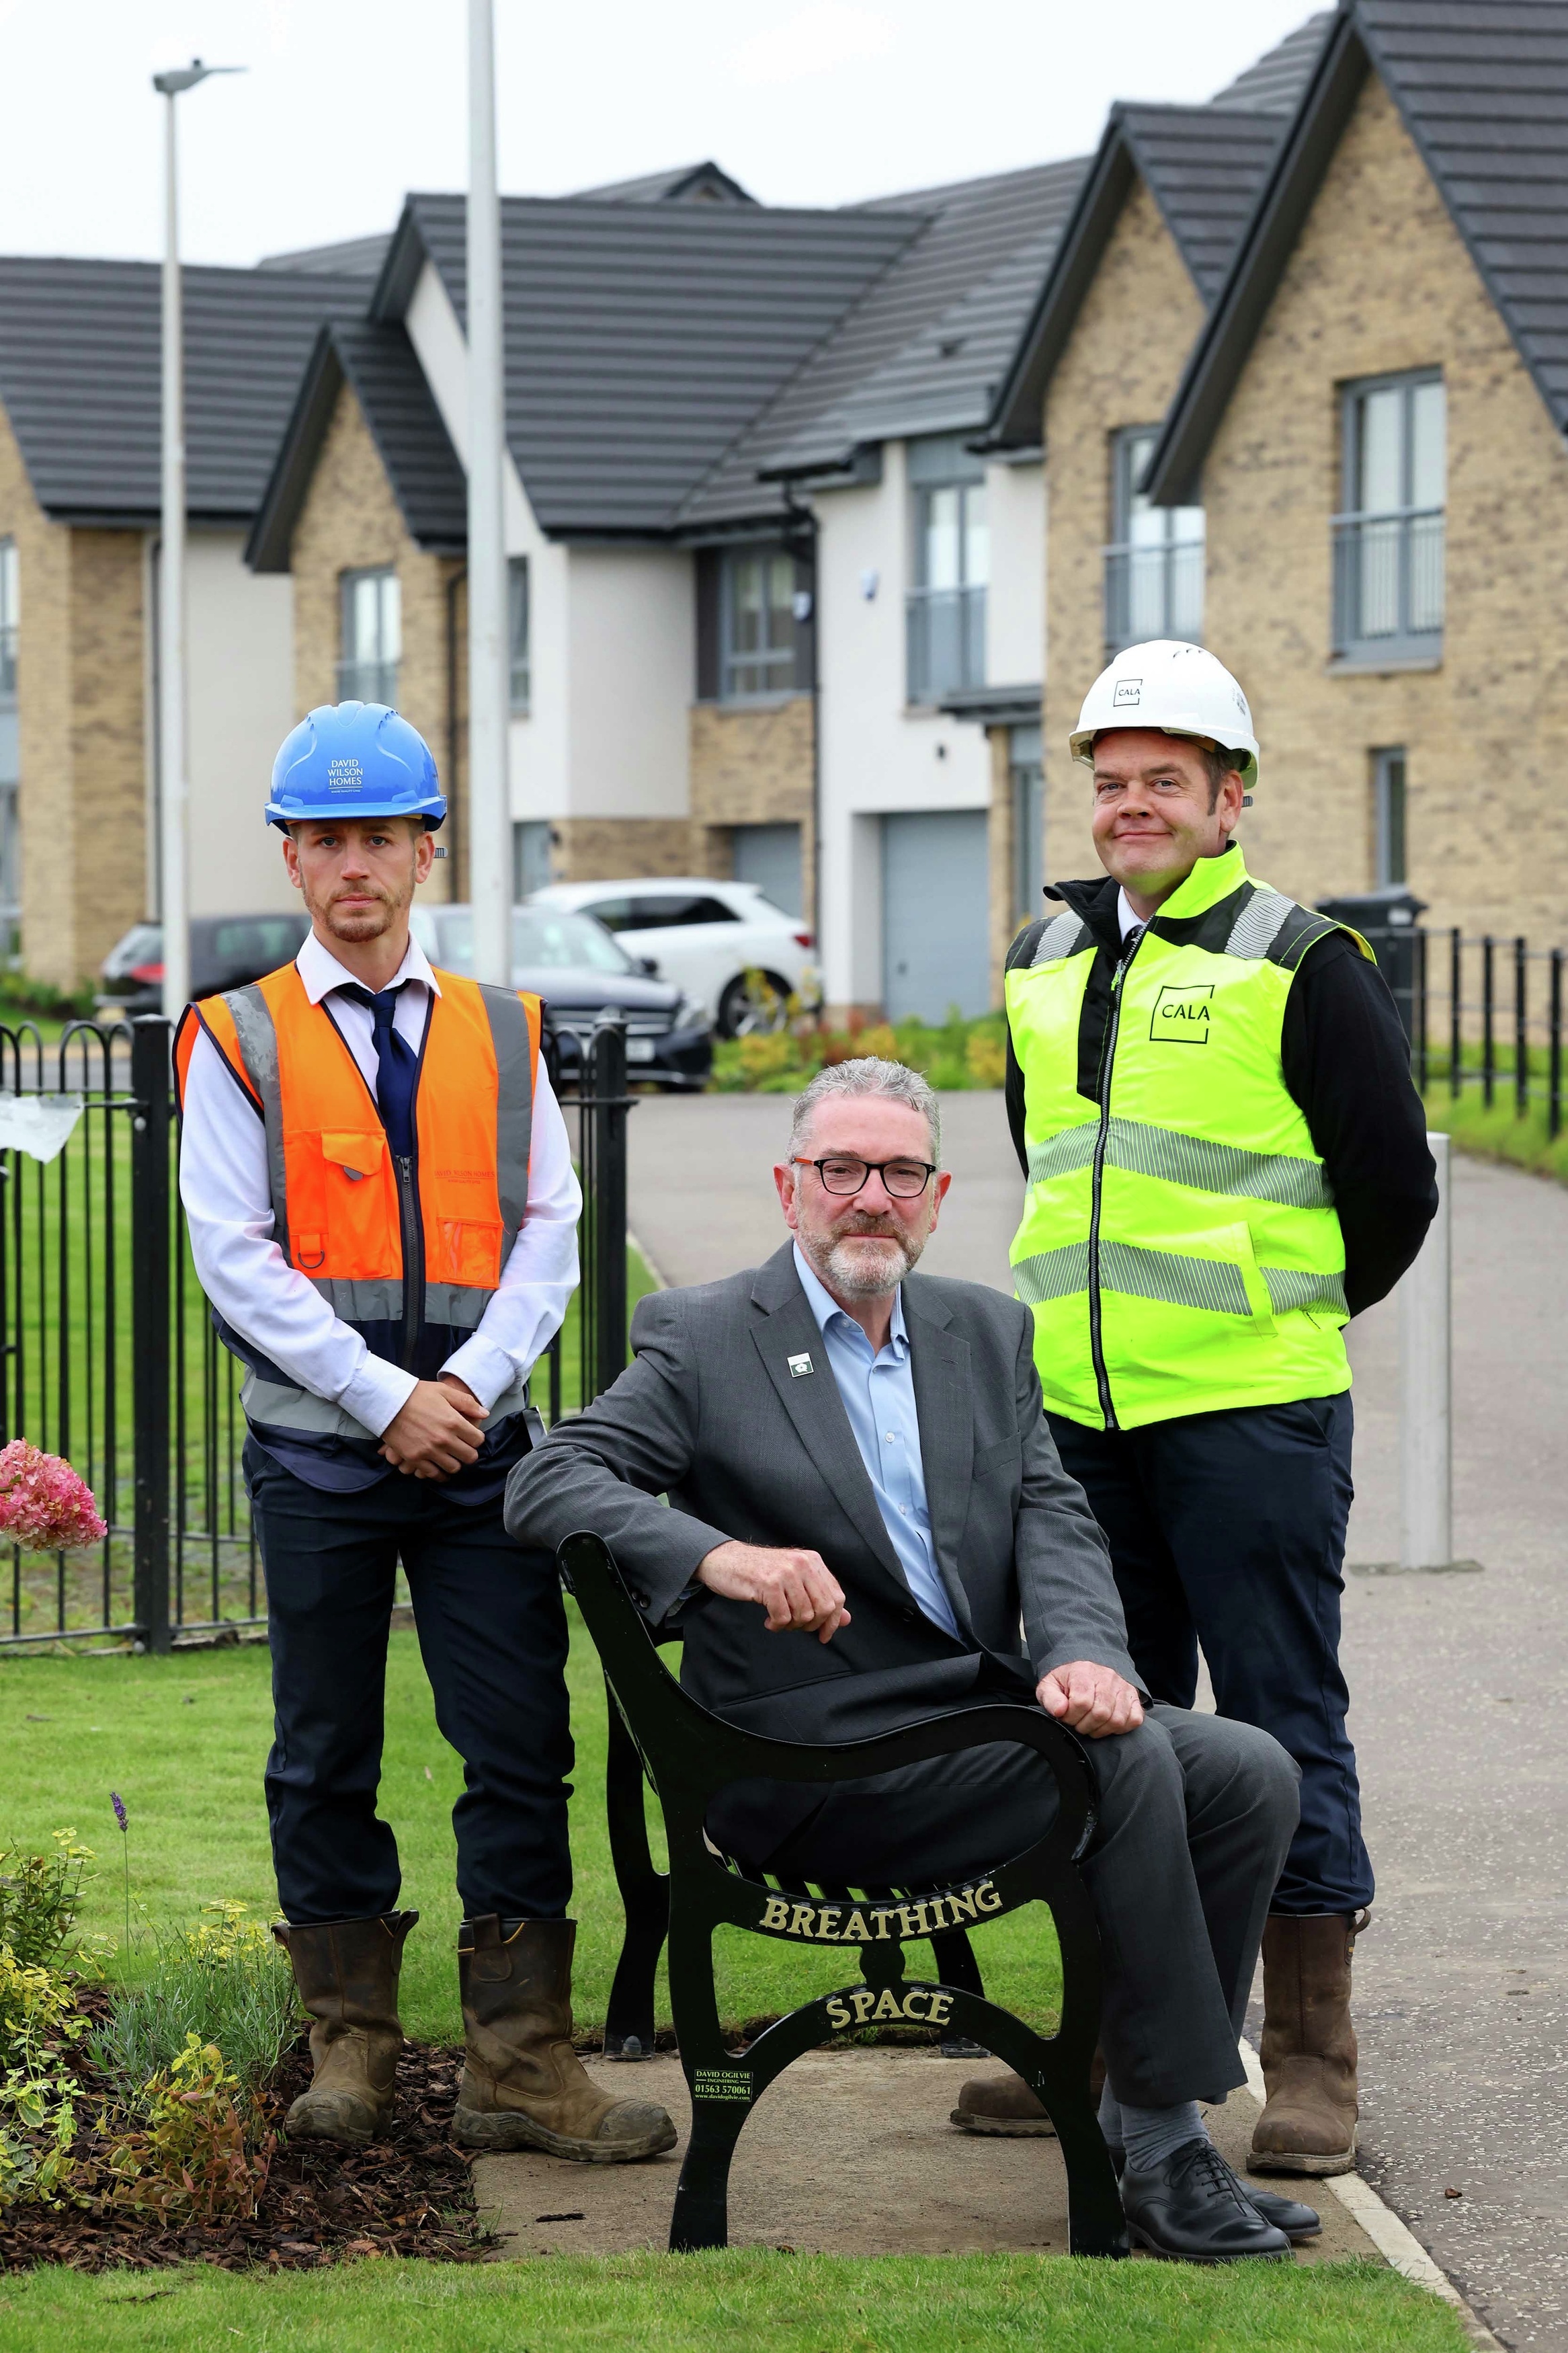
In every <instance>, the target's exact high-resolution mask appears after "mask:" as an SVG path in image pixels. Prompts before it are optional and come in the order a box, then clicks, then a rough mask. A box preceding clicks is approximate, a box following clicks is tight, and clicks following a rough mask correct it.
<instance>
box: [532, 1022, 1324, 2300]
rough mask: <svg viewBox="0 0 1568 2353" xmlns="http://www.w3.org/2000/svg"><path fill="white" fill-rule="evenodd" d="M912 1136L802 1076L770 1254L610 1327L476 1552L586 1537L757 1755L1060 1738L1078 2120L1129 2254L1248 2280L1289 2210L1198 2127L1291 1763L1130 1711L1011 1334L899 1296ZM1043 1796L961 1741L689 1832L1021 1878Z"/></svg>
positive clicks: (924, 1191) (867, 1095) (1247, 1951)
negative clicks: (1091, 2060) (1035, 1721)
mask: <svg viewBox="0 0 1568 2353" xmlns="http://www.w3.org/2000/svg"><path fill="white" fill-rule="evenodd" d="M938 1116H939V1114H938V1106H937V1102H936V1098H935V1096H934V1095H933V1094H932V1093H931V1089H930V1088H929V1087H928V1086H927V1084H926V1082H925V1081H924V1080H923V1079H921V1078H920V1077H919V1076H918V1075H917V1074H916V1073H915V1072H913V1071H909V1070H906V1069H905V1068H904V1067H903V1066H902V1064H900V1063H897V1062H886V1061H879V1060H871V1059H869V1058H868V1059H864V1060H858V1061H850V1062H844V1063H841V1064H839V1065H838V1067H837V1069H832V1070H826V1071H822V1072H821V1073H820V1074H819V1075H818V1076H817V1077H816V1079H814V1080H813V1081H812V1082H811V1084H810V1085H809V1086H808V1087H807V1088H806V1090H805V1093H804V1094H802V1095H801V1097H800V1098H799V1100H798V1102H797V1103H796V1104H795V1123H794V1131H793V1134H792V1136H791V1139H790V1150H789V1155H788V1157H787V1158H786V1159H785V1160H784V1162H783V1163H782V1164H781V1165H780V1166H778V1167H776V1168H775V1169H774V1171H773V1176H774V1179H775V1181H776V1183H777V1186H778V1192H779V1199H780V1201H781V1203H782V1205H783V1208H784V1221H785V1223H786V1224H787V1225H788V1227H789V1228H790V1230H791V1237H792V1238H791V1239H790V1240H787V1241H786V1242H785V1243H784V1247H783V1249H781V1250H779V1251H778V1252H777V1254H776V1256H774V1257H773V1258H771V1259H770V1260H769V1261H767V1263H766V1265H764V1266H762V1267H758V1268H756V1269H754V1270H752V1271H750V1272H748V1273H745V1274H737V1275H734V1276H732V1277H731V1279H730V1280H729V1281H727V1282H715V1283H709V1284H705V1285H703V1286H702V1287H700V1288H699V1289H695V1290H690V1291H665V1292H660V1293H657V1294H656V1295H655V1296H654V1297H652V1298H648V1299H645V1300H643V1301H642V1303H640V1305H639V1306H638V1308H637V1314H636V1317H635V1319H634V1321H633V1324H632V1345H633V1347H634V1348H635V1350H636V1352H637V1354H636V1360H635V1362H634V1363H633V1364H632V1365H631V1366H629V1367H628V1368H627V1370H626V1372H624V1373H623V1374H622V1375H621V1377H620V1378H619V1380H617V1381H616V1384H615V1386H614V1388H611V1389H610V1390H608V1391H607V1392H606V1394H605V1396H603V1397H601V1398H599V1399H598V1401H597V1403H596V1404H595V1405H593V1406H591V1407H590V1408H589V1409H588V1410H587V1411H586V1412H585V1413H584V1414H582V1415H580V1416H579V1417H578V1418H577V1419H574V1420H572V1421H567V1422H563V1423H561V1424H558V1425H557V1427H556V1428H555V1430H552V1433H551V1435H550V1438H549V1439H548V1440H547V1441H546V1442H545V1444H544V1445H542V1447H540V1448H539V1449H538V1450H537V1451H535V1452H534V1453H532V1454H531V1455H529V1456H528V1458H527V1459H526V1460H525V1461H522V1462H520V1463H519V1464H518V1465H517V1467H516V1469H515V1470H514V1471H513V1472H512V1473H511V1476H510V1480H509V1482H508V1485H507V1499H506V1524H507V1526H508V1527H509V1528H510V1531H511V1533H512V1535H514V1536H516V1537H517V1538H518V1539H519V1540H520V1541H521V1543H523V1544H525V1545H530V1546H552V1547H553V1546H557V1545H559V1544H560V1543H561V1542H562V1541H563V1538H565V1537H566V1536H568V1535H572V1534H573V1533H574V1531H576V1530H578V1529H584V1528H586V1529H591V1530H593V1531H594V1532H595V1533H596V1534H597V1535H601V1536H602V1537H603V1538H604V1539H605V1542H606V1543H607V1544H608V1545H609V1546H610V1547H611V1549H612V1551H613V1552H614V1554H615V1556H616V1560H617V1561H618V1562H619V1564H620V1567H621V1570H622V1573H623V1575H624V1576H625V1577H626V1583H627V1585H628V1587H629V1588H630V1589H631V1591H632V1593H633V1596H634V1598H635V1599H636V1601H637V1606H638V1608H639V1609H642V1610H643V1611H644V1612H645V1613H646V1615H647V1618H648V1619H649V1620H650V1621H652V1622H654V1623H657V1622H658V1621H659V1620H662V1619H664V1618H665V1617H667V1616H668V1614H669V1613H670V1612H671V1611H672V1610H673V1609H675V1607H676V1605H677V1604H678V1603H680V1604H683V1605H684V1606H683V1609H682V1615H681V1620H680V1624H681V1630H682V1632H683V1635H684V1640H685V1653H684V1660H683V1663H682V1669H681V1679H682V1682H683V1683H685V1685H686V1687H687V1688H688V1689H689V1691H690V1692H691V1693H692V1694H693V1695H694V1696H695V1697H696V1698H697V1699H699V1700H700V1701H701V1703H702V1704H703V1705H704V1706H706V1707H709V1708H711V1709H712V1710H713V1711H714V1712H715V1713H716V1714H717V1715H722V1716H726V1717H728V1718H730V1719H731V1721H732V1722H734V1723H737V1724H741V1725H747V1726H749V1727H752V1728H754V1729H756V1730H757V1731H759V1732H763V1733H767V1734H770V1735H772V1736H774V1737H776V1738H779V1739H784V1740H796V1741H828V1742H837V1741H844V1740H854V1739H863V1738H866V1737H868V1736H871V1735H872V1734H875V1733H880V1732H886V1731H889V1730H891V1729H893V1728H894V1727H895V1726H897V1725H905V1724H909V1723H911V1722H913V1721H915V1720H916V1719H918V1718H920V1717H921V1716H925V1715H933V1714H935V1713H937V1712H939V1711H941V1710H943V1709H946V1708H951V1707H954V1706H963V1705H964V1704H978V1703H980V1702H983V1701H985V1700H994V1699H996V1698H998V1697H1005V1698H1013V1699H1016V1700H1019V1701H1021V1702H1024V1703H1026V1704H1028V1703H1030V1702H1034V1701H1037V1702H1038V1704H1039V1705H1040V1706H1042V1707H1044V1708H1046V1709H1047V1710H1048V1712H1049V1713H1050V1714H1051V1715H1053V1716H1056V1717H1057V1718H1058V1719H1059V1720H1060V1721H1061V1722H1062V1723H1064V1724H1067V1725H1071V1726H1072V1727H1073V1728H1074V1729H1075V1730H1076V1731H1077V1732H1078V1733H1079V1735H1080V1736H1082V1737H1083V1738H1084V1739H1085V1740H1086V1741H1087V1742H1088V1743H1089V1749H1090V1754H1091V1757H1092V1758H1093V1761H1094V1765H1095V1768H1096V1777H1097V1780H1098V1783H1099V1789H1100V1804H1099V1819H1098V1827H1097V1829H1096V1831H1095V1834H1094V1839H1093V1842H1092V1844H1091V1846H1090V1848H1089V1852H1088V1854H1087V1856H1086V1858H1085V1862H1084V1866H1083V1868H1084V1875H1085V1878H1086V1880H1087V1882H1088V1884H1089V1890H1090V1894H1091V1895H1092V1898H1093V1901H1094V1905H1095V1908H1096V1912H1097V1915H1098V1916H1099V1920H1100V1935H1101V1944H1102V1951H1103V1959H1104V1989H1105V1990H1104V2010H1103V2017H1102V2023H1101V2030H1100V2039H1101V2044H1102V2048H1103V2050H1104V2053H1105V2061H1106V2068H1107V2084H1106V2092H1105V2096H1104V2100H1103V2103H1102V2105H1101V2111H1100V2122H1101V2126H1102V2127H1103V2128H1104V2130H1105V2133H1106V2137H1107V2139H1108V2141H1110V2143H1111V2145H1112V2147H1113V2150H1115V2149H1118V2148H1120V2149H1121V2150H1124V2151H1125V2166H1124V2171H1123V2175H1122V2198H1123V2203H1124V2205H1125V2207H1126V2210H1127V2215H1128V2221H1129V2225H1130V2228H1131V2232H1132V2235H1133V2236H1134V2238H1135V2239H1136V2240H1137V2241H1138V2242H1140V2243H1142V2245H1144V2246H1146V2247H1149V2248H1151V2249H1152V2250H1153V2252H1155V2253H1161V2254H1166V2255H1173V2256H1192V2257H1196V2258H1198V2259H1200V2260H1208V2261H1214V2260H1215V2259H1216V2258H1217V2259H1224V2258H1227V2257H1235V2256H1241V2255H1274V2256H1279V2255H1282V2254H1284V2253H1286V2252H1287V2251H1288V2238H1287V2236H1286V2232H1289V2233H1290V2235H1292V2236H1300V2235H1307V2234H1308V2233H1310V2232H1311V2231H1312V2230H1314V2229H1315V2228H1316V2226H1317V2218H1316V2216H1315V2215H1313V2214H1312V2213H1311V2212H1310V2209H1308V2208H1306V2207H1303V2206H1300V2205H1297V2204H1295V2203H1294V2201H1292V2200H1282V2199H1272V2198H1269V2197H1268V2193H1263V2192H1249V2191H1247V2190H1244V2189H1242V2188H1241V2187H1240V2185H1239V2184H1238V2183H1237V2180H1236V2179H1235V2177H1234V2176H1233V2175H1232V2174H1231V2173H1230V2171H1229V2169H1228V2168H1226V2165H1225V2164H1224V2162H1223V2160H1222V2159H1221V2158H1220V2157H1219V2155H1218V2153H1217V2151H1216V2150H1215V2148H1214V2147H1213V2146H1212V2144H1211V2142H1210V2141H1209V2138H1208V2135H1207V2132H1206V2130H1205V2126H1204V2124H1203V2121H1202V2118H1201V2116H1200V2115H1199V2112H1198V2107H1197V2105H1196V2104H1197V2101H1198V2100H1199V2098H1200V2097H1206V2098H1209V2099H1214V2098H1216V2097H1223V2096H1224V2094H1226V2091H1227V2090H1229V2089H1230V2088H1231V2087H1232V2086H1234V2085H1236V2084H1240V2083H1241V2082H1243V2081H1244V2073H1243V2070H1242V2067H1241V2064H1240V2062H1239V2060H1238V2058H1237V2032H1238V2031H1239V2028H1240V2024H1241V2020H1242V2015H1243V2012H1244V2010H1245V2007H1246V2003H1247V1994H1248V1991H1249V1989H1250V1987H1251V1983H1252V1973H1253V1968H1254V1966H1255V1964H1256V1961H1257V1957H1258V1944H1259V1940H1260V1938H1261V1936H1262V1933H1263V1922H1264V1917H1265V1915H1266V1914H1267V1912H1268V1898H1269V1894H1270V1892H1271V1891H1272V1889H1273V1886H1274V1883H1275V1881H1276V1879H1277V1877H1278V1875H1279V1866H1280V1864H1281V1862H1283V1860H1284V1856H1285V1851H1286V1848H1287V1847H1288V1846H1289V1841H1290V1837H1291V1833H1292V1831H1293V1830H1294V1829H1295V1825H1296V1813H1297V1801H1296V1780H1297V1774H1296V1767H1295V1766H1294V1765H1293V1764H1292V1762H1291V1760H1290V1758H1289V1757H1288V1756H1287V1755H1286V1753H1285V1751H1284V1749H1283V1748H1281V1747H1280V1746H1279V1745H1278V1744H1277V1743H1276V1742H1275V1741H1273V1740H1272V1739H1270V1738H1269V1736H1268V1734H1267V1733H1264V1732H1259V1731H1258V1730H1256V1729H1254V1728H1253V1727H1252V1726H1250V1725H1243V1724H1231V1723H1222V1722H1220V1721H1219V1720H1218V1719H1217V1718H1215V1717H1214V1716H1207V1715H1189V1714H1188V1713H1187V1712H1186V1711H1184V1710H1183V1709H1180V1708H1174V1707H1165V1706H1154V1705H1151V1704H1149V1703H1148V1702H1147V1701H1146V1700H1145V1699H1144V1698H1143V1697H1142V1696H1141V1694H1140V1693H1139V1690H1138V1688H1137V1679H1136V1672H1135V1670H1134V1668H1133V1665H1132V1662H1131V1659H1130V1658H1129V1656H1128V1654H1127V1642H1126V1631H1125V1628H1124V1626H1123V1623H1122V1617H1121V1602H1120V1600H1119V1599H1118V1597H1117V1591H1116V1585H1115V1581H1114V1579H1113V1577H1112V1576H1111V1572H1110V1558H1109V1556H1108V1553H1107V1549H1106V1545H1105V1539H1104V1537H1103V1536H1102V1535H1100V1529H1099V1528H1098V1526H1097V1525H1096V1524H1095V1522H1094V1520H1093V1519H1092V1518H1091V1517H1090V1515H1089V1508H1088V1505H1087V1504H1086V1503H1085V1501H1084V1497H1083V1492H1082V1490H1081V1488H1079V1486H1078V1485H1077V1484H1076V1483H1075V1482H1073V1481H1072V1480H1071V1479H1069V1478H1068V1476H1067V1475H1066V1473H1065V1472H1063V1470H1062V1468H1061V1465H1060V1463H1059V1462H1058V1459H1057V1451H1056V1448H1055V1445H1054V1444H1053V1442H1052V1440H1051V1435H1050V1432H1049V1430H1048V1429H1047V1425H1046V1421H1045V1418H1044V1415H1043V1413H1042V1411H1041V1407H1040V1387H1039V1381H1038V1378H1037V1375H1036V1371H1035V1365H1034V1359H1033V1356H1032V1352H1031V1351H1032V1328H1031V1318H1030V1315H1029V1313H1028V1311H1027V1309H1026V1308H1024V1307H1021V1306H1019V1305H1018V1304H1017V1303H1016V1302H1015V1301H1013V1300H1011V1299H1009V1298H1007V1297H1006V1296H1005V1294H1003V1293H1000V1292H996V1291H992V1290H989V1289H986V1288H985V1287H984V1286H983V1285H981V1284H979V1283H971V1282H943V1281H939V1280H937V1279H935V1278H933V1277H931V1276H926V1275H913V1274H911V1272H910V1270H911V1269H912V1267H913V1266H914V1264H915V1262H916V1261H917V1260H918V1258H919V1257H920V1254H921V1250H922V1249H923V1248H924V1246H925V1243H926V1240H927V1239H928V1237H929V1236H930V1234H931V1230H932V1229H933V1228H934V1226H935V1224H936V1221H937V1215H938V1212H939V1210H940V1208H941V1206H942V1200H943V1198H944V1197H945V1195H946V1192H947V1188H948V1185H949V1183H950V1181H951V1180H950V1178H949V1177H948V1176H946V1175H944V1174H943V1173H942V1171H941V1169H940V1166H938V1165H937V1164H939V1163H940V1159H941V1145H940V1137H939V1131H938ZM665 1494H668V1499H669V1500H668V1508H667V1507H666V1506H665V1505H664V1504H661V1503H660V1502H658V1500H657V1499H658V1497H660V1496H662V1495H665ZM1055 1803H1056V1798H1055V1787H1054V1784H1053V1783H1052V1781H1051V1779H1050V1777H1049V1774H1048V1771H1047V1767H1046V1766H1045V1765H1044V1764H1043V1762H1042V1761H1041V1760H1040V1758H1039V1757H1037V1756H1036V1755H1034V1754H1033V1753H1032V1752H1030V1751H1029V1750H1026V1749H1024V1748H1022V1747H1014V1746H986V1747H984V1748H980V1749H976V1750H973V1751H971V1752H970V1753H968V1754H966V1755H963V1756H958V1757H938V1758H935V1759H933V1760H931V1762H929V1763H927V1764H923V1765H916V1766H911V1767H906V1768H905V1769H903V1770H901V1771H900V1772H897V1773H892V1774H881V1775H879V1776H878V1777H876V1778H873V1779H868V1780H865V1781H858V1782H855V1781H852V1782H838V1783H837V1784H835V1785H834V1786H833V1787H832V1788H829V1789H828V1791H827V1792H826V1795H819V1794H818V1793H816V1792H815V1791H813V1790H810V1789H807V1788H801V1787H798V1786H795V1785H793V1784H788V1785H786V1784H784V1783H776V1782H767V1781H755V1782H751V1783H741V1784H737V1785H735V1786H733V1787H732V1788H730V1789H729V1790H727V1791H726V1792H724V1793H723V1794H722V1796H721V1799H720V1800H719V1801H717V1802H716V1804H715V1805H714V1807H713V1808H712V1810H710V1818H709V1828H710V1833H711V1835H712V1837H713V1838H714V1840H715V1841H716V1842H717V1843H718V1844H719V1846H720V1847H721V1848H722V1849H723V1850H724V1851H725V1852H727V1853H730V1854H733V1855H734V1856H736V1857H737V1859H739V1860H740V1861H741V1862H743V1863H744V1864H746V1865H748V1866H750V1867H751V1868H752V1869H755V1870H765V1871H771V1872H775V1873H778V1874H779V1875H780V1876H781V1877H784V1878H786V1879H806V1880H815V1881H828V1882H833V1883H839V1884H845V1883H848V1884H852V1885H855V1886H866V1885H868V1884H869V1885H874V1886H910V1885H921V1886H931V1885H937V1886H940V1885H941V1884H942V1883H943V1882H944V1881H946V1880H949V1879H959V1878H963V1877H965V1876H967V1875H968V1874H969V1873H973V1872H975V1871H978V1870H982V1869H985V1868H988V1867H990V1866H992V1865H994V1864H995V1863H997V1862H1003V1861H1005V1860H1006V1859H1007V1858H1008V1857H1009V1856H1011V1855H1014V1854H1016V1853H1018V1852H1021V1851H1022V1850H1023V1849H1024V1848H1025V1847H1026V1846H1027V1845H1029V1844H1031V1843H1032V1842H1033V1841H1034V1840H1035V1839H1036V1838H1037V1837H1038V1836H1039V1835H1040V1834H1041V1832H1042V1831H1043V1830H1044V1828H1045V1826H1046V1824H1047V1820H1048V1819H1049V1814H1050V1811H1051V1810H1052V1809H1053V1808H1054V1806H1055ZM956 2121H959V2122H970V2123H972V2124H973V2125H974V2126H977V2127H979V2128H981V2129H984V2128H986V2127H987V2126H989V2128H991V2129H997V2128H1001V2129H1009V2128H1011V2129H1014V2130H1017V2129H1020V2128H1023V2129H1029V2128H1031V2127H1032V2128H1033V2129H1036V2130H1046V2129H1048V2126H1047V2125H1046V2123H1045V2119H1044V2116H1043V2112H1042V2110H1041V2109H1040V2107H1039V2105H1038V2104H1037V2102H1036V2101H1035V2099H1034V2097H1033V2094H1030V2093H1029V2092H1028V2090H1027V2088H1026V2085H1025V2084H1023V2082H1022V2081H1021V2080H1020V2079H1019V2078H1018V2077H1016V2076H1013V2075H1009V2076H1006V2077H1005V2078H1003V2079H1002V2081H1001V2083H1000V2084H994V2083H980V2084H970V2085H966V2086H965V2089H964V2094H963V2097H962V2099H961V2103H960V2108H959V2111H958V2115H957V2118H956ZM1260 2208H1262V2209H1263V2210H1264V2211H1260ZM1281 2225H1282V2226H1283V2228H1281V2227H1280V2226H1281Z"/></svg>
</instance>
